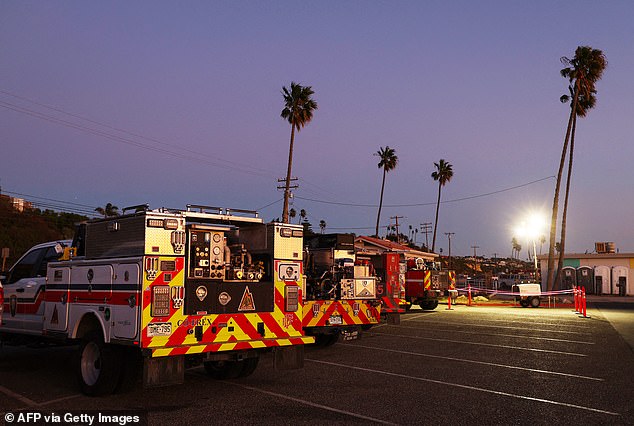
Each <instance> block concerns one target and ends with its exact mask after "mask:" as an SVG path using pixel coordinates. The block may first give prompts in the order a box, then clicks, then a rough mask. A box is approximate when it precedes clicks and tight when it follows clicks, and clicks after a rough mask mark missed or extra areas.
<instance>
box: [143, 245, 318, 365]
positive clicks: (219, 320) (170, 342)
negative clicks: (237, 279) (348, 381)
mask: <svg viewBox="0 0 634 426" xmlns="http://www.w3.org/2000/svg"><path fill="white" fill-rule="evenodd" d="M161 261H168V262H169V261H171V262H175V264H176V268H175V270H174V271H170V276H169V277H168V278H169V279H168V280H166V279H165V278H166V277H165V273H164V272H161V271H158V272H157V273H152V274H148V273H146V272H144V285H143V295H142V309H143V313H142V334H141V347H142V348H147V349H150V350H152V356H153V357H160V356H173V355H183V354H196V353H204V352H217V351H233V350H243V349H258V348H266V347H274V346H290V345H299V344H309V343H313V342H314V338H313V337H308V336H305V335H304V332H303V329H302V319H303V318H302V315H303V311H302V305H301V289H300V295H299V300H300V304H299V307H298V310H297V312H286V311H285V310H284V309H285V306H284V305H285V300H284V294H285V291H284V287H285V286H286V285H298V284H297V283H295V282H284V281H279V280H277V279H276V281H275V303H274V310H273V312H252V313H235V314H210V315H184V313H183V306H182V305H183V303H182V288H183V287H184V275H185V271H184V270H183V268H184V258H182V257H160V258H159V263H161ZM156 285H160V286H169V287H170V292H169V293H170V295H171V297H172V299H171V300H170V302H169V303H170V309H169V315H166V316H162V317H156V316H155V317H152V316H151V303H152V287H153V286H156ZM175 288H176V289H177V290H174V289H175ZM179 297H180V299H179ZM178 300H180V302H178ZM199 327H202V335H201V334H200V328H199ZM151 330H160V331H159V332H155V331H151Z"/></svg>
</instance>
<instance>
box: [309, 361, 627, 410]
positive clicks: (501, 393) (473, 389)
mask: <svg viewBox="0 0 634 426" xmlns="http://www.w3.org/2000/svg"><path fill="white" fill-rule="evenodd" d="M306 361H309V362H314V363H317V364H324V365H332V366H335V367H343V368H349V369H351V370H358V371H364V372H368V373H373V374H376V373H378V374H384V375H387V376H392V377H399V378H403V379H409V380H417V381H421V382H427V383H434V384H437V385H443V386H450V387H455V388H461V389H467V390H472V391H477V392H484V393H489V394H493V395H499V396H506V397H509V398H515V399H523V400H527V401H535V402H541V403H544V404H551V405H557V406H561V407H568V408H574V409H577V410H584V411H591V412H594V413H600V414H606V415H610V416H620V415H621V414H619V413H614V412H612V411H607V410H601V409H598V408H592V407H584V406H583V405H576V404H569V403H567V402H560V401H554V400H551V399H543V398H535V397H532V396H526V395H518V394H513V393H508V392H502V391H496V390H493V389H486V388H480V387H476V386H469V385H462V384H460V383H451V382H447V381H440V380H434V379H428V378H425V377H415V376H411V375H405V374H399V373H391V372H389V371H382V370H374V369H371V368H365V367H356V366H353V365H346V364H339V363H336V362H330V361H320V360H315V359H307V360H306Z"/></svg>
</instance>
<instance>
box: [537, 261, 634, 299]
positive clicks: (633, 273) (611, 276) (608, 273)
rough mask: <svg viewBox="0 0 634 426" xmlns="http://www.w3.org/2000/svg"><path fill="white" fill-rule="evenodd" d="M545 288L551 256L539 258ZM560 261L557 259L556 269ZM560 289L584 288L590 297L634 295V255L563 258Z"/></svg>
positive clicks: (543, 287)
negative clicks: (598, 295) (594, 295)
mask: <svg viewBox="0 0 634 426" xmlns="http://www.w3.org/2000/svg"><path fill="white" fill-rule="evenodd" d="M537 258H538V259H539V261H540V265H541V276H542V289H545V288H546V279H547V273H548V271H547V269H548V256H547V255H540V256H538V257H537ZM557 263H558V259H557V258H556V259H555V268H557ZM562 275H563V277H562V285H561V289H568V288H571V287H572V285H573V284H576V285H580V286H584V287H585V288H586V293H588V294H611V295H616V296H619V295H621V296H626V295H627V296H632V295H634V285H633V284H632V283H634V281H632V280H634V253H613V252H612V253H592V254H588V253H584V254H581V253H570V254H565V255H564V264H563V268H562Z"/></svg>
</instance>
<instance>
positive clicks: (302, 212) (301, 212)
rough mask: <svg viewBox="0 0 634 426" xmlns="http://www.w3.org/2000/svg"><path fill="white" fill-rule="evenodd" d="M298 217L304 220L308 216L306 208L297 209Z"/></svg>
mask: <svg viewBox="0 0 634 426" xmlns="http://www.w3.org/2000/svg"><path fill="white" fill-rule="evenodd" d="M299 217H300V220H301V221H303V222H306V218H307V217H308V213H306V210H304V209H301V210H300V211H299Z"/></svg>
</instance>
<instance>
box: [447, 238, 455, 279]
mask: <svg viewBox="0 0 634 426" xmlns="http://www.w3.org/2000/svg"><path fill="white" fill-rule="evenodd" d="M445 235H446V236H447V239H448V240H449V270H451V237H452V236H453V235H456V233H455V232H445Z"/></svg>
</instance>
